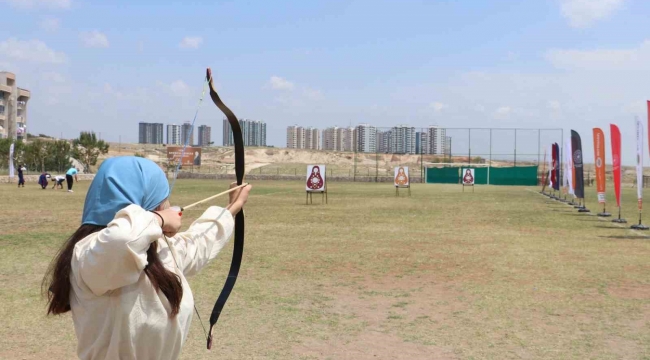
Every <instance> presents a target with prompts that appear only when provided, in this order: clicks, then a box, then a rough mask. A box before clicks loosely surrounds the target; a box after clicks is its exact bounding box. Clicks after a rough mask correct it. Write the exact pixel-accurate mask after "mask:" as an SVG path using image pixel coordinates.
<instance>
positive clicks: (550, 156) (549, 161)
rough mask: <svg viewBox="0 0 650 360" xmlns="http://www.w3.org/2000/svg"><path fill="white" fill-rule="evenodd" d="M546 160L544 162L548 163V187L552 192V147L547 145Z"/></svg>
mask: <svg viewBox="0 0 650 360" xmlns="http://www.w3.org/2000/svg"><path fill="white" fill-rule="evenodd" d="M547 151H548V158H546V162H547V163H548V164H547V165H548V176H547V178H548V180H547V183H548V186H550V187H551V190H553V181H551V174H552V173H553V145H552V144H551V145H549V147H548V150H547Z"/></svg>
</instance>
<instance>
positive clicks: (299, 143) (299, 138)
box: [287, 125, 305, 149]
mask: <svg viewBox="0 0 650 360" xmlns="http://www.w3.org/2000/svg"><path fill="white" fill-rule="evenodd" d="M287 148H288V149H304V148H305V128H303V127H302V126H298V125H293V126H288V127H287Z"/></svg>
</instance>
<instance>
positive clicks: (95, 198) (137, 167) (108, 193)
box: [81, 156, 169, 226]
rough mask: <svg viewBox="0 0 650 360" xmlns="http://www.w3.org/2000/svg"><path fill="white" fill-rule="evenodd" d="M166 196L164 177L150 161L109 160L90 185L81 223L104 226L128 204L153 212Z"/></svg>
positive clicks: (131, 158)
mask: <svg viewBox="0 0 650 360" xmlns="http://www.w3.org/2000/svg"><path fill="white" fill-rule="evenodd" d="M168 196H169V183H168V182H167V177H166V176H165V173H164V172H163V171H162V170H161V169H160V167H158V165H156V163H154V162H153V161H151V160H147V159H144V158H140V157H135V156H119V157H114V158H110V159H107V160H105V161H104V162H103V163H102V165H101V166H100V167H99V171H98V172H97V175H95V179H94V180H93V182H92V184H90V189H88V194H87V195H86V202H85V203H84V213H83V216H82V218H81V223H82V224H92V225H102V226H106V225H108V223H109V222H111V221H112V220H113V218H114V217H115V214H116V213H117V212H118V211H120V210H122V209H124V208H125V207H127V206H129V205H131V204H135V205H139V206H140V207H142V208H143V209H145V210H153V209H155V208H156V207H158V205H160V203H162V202H163V201H164V200H165V199H166V198H167V197H168Z"/></svg>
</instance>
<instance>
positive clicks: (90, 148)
mask: <svg viewBox="0 0 650 360" xmlns="http://www.w3.org/2000/svg"><path fill="white" fill-rule="evenodd" d="M108 147H109V145H108V144H107V143H106V142H104V140H98V139H97V135H96V134H95V133H94V132H92V131H91V132H85V131H83V132H81V134H80V135H79V138H78V139H74V141H73V142H72V157H73V158H75V159H77V160H79V162H81V163H82V164H83V166H84V171H85V172H90V166H92V165H95V164H97V158H98V157H99V155H102V154H106V153H108Z"/></svg>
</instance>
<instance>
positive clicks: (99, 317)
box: [43, 157, 250, 359]
mask: <svg viewBox="0 0 650 360" xmlns="http://www.w3.org/2000/svg"><path fill="white" fill-rule="evenodd" d="M169 192H170V190H169V184H168V182H167V178H166V176H165V174H164V173H163V171H162V170H161V169H160V168H159V167H158V165H156V164H155V163H154V162H152V161H150V160H147V159H143V158H138V157H115V158H110V159H108V160H106V161H104V163H103V164H102V165H101V167H100V168H99V171H98V173H97V175H96V176H95V179H94V180H93V182H92V184H91V185H90V189H89V190H88V194H87V195H86V202H85V204H84V211H83V216H82V220H81V226H80V227H79V228H78V229H77V231H75V233H74V234H72V236H71V237H70V238H69V239H68V240H67V242H66V243H64V244H63V246H62V247H61V250H60V251H59V254H58V255H57V256H56V257H55V259H54V260H53V261H52V264H51V265H50V269H49V270H48V273H47V274H46V276H45V278H44V280H43V285H44V290H45V289H47V292H48V294H47V296H48V314H55V315H57V314H63V313H65V312H67V311H70V310H71V311H72V319H73V322H74V328H75V332H76V334H77V340H78V345H77V354H78V356H79V358H80V359H177V358H178V357H179V354H180V351H181V347H182V345H183V343H184V342H185V340H186V339H187V334H188V333H189V330H190V324H191V322H192V315H193V314H192V311H193V307H194V298H193V296H192V291H191V290H190V287H189V284H188V282H187V280H186V277H187V276H190V275H193V274H195V273H197V272H198V271H200V270H201V269H202V268H203V267H204V266H206V265H207V264H208V262H210V261H211V260H212V259H214V258H215V257H216V256H217V254H218V253H219V251H220V250H221V249H222V248H223V247H224V245H225V244H226V243H227V242H228V239H229V238H230V236H231V234H232V233H233V228H234V220H233V215H235V214H237V213H238V212H239V211H240V210H241V208H242V206H243V205H244V204H245V203H246V201H247V199H248V194H249V192H250V186H247V187H244V188H242V189H241V190H238V191H234V192H232V193H231V195H230V204H229V205H228V207H226V208H225V209H224V208H220V207H216V206H212V207H210V208H208V209H207V210H206V211H205V212H204V213H203V214H202V215H201V216H200V217H199V218H198V219H197V220H196V221H195V222H194V223H193V224H192V225H190V227H189V229H188V230H187V231H185V232H179V229H180V227H181V216H182V214H181V213H180V212H179V210H174V209H173V208H170V206H169V200H168V199H167V198H168V196H169Z"/></svg>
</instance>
